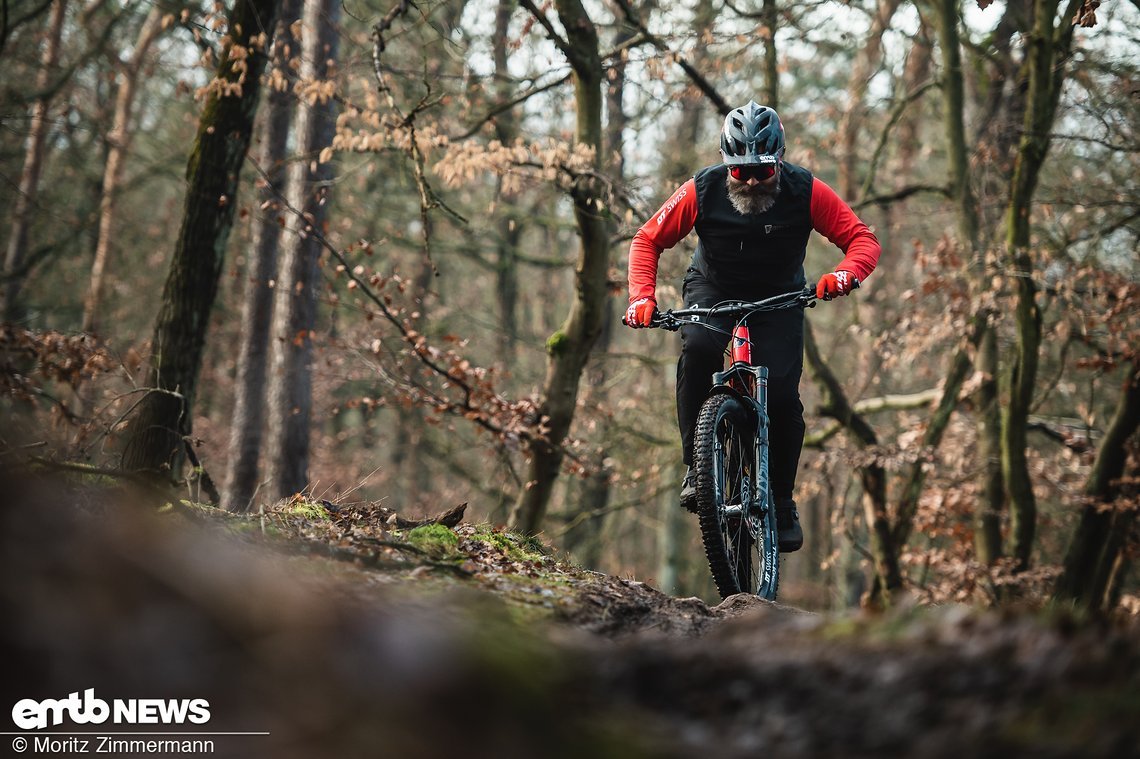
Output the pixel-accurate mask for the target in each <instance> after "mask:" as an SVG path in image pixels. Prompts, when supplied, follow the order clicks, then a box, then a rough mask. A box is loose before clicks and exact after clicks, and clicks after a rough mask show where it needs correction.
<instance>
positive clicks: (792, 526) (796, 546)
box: [776, 498, 804, 553]
mask: <svg viewBox="0 0 1140 759" xmlns="http://www.w3.org/2000/svg"><path fill="white" fill-rule="evenodd" d="M776 529H777V530H778V531H779V533H780V551H781V552H782V553H792V552H793V551H798V550H800V548H802V547H803V545H804V531H803V529H802V528H801V527H800V513H799V512H798V511H796V502H795V501H793V500H792V499H791V498H781V499H780V500H778V501H777V502H776Z"/></svg>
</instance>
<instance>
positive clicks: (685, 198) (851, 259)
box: [628, 177, 881, 303]
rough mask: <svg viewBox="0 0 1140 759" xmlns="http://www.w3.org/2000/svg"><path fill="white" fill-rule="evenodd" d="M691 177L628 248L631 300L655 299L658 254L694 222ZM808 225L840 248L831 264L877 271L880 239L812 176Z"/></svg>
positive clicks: (862, 273)
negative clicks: (838, 257) (840, 256)
mask: <svg viewBox="0 0 1140 759" xmlns="http://www.w3.org/2000/svg"><path fill="white" fill-rule="evenodd" d="M699 206H700V204H699V202H698V200H697V187H696V182H695V180H694V179H690V180H689V181H688V182H685V184H683V185H681V186H680V187H679V188H678V189H677V191H676V192H674V193H673V195H672V196H671V197H670V198H669V200H667V201H666V202H665V204H664V205H662V206H661V208H660V210H658V212H657V214H656V215H654V217H653V218H651V219H650V220H649V221H647V222H646V223H645V224H644V225H642V227H641V229H639V230H637V234H635V235H634V237H633V242H632V243H631V244H630V248H629V271H628V276H629V300H630V302H631V303H632V302H633V301H635V300H638V299H639V298H644V297H654V296H655V293H656V288H657V265H658V260H659V259H660V258H661V253H662V252H663V251H664V250H666V249H668V248H672V247H673V246H674V245H676V244H677V243H678V242H680V241H681V240H682V239H683V238H684V237H685V236H686V235H688V234H689V232H691V231H692V229H693V227H694V226H695V225H696V224H697V221H698V216H699V214H700V207H699ZM811 224H812V227H813V228H814V229H815V231H817V232H819V233H820V234H822V235H823V236H824V237H826V238H827V239H828V240H829V241H831V242H832V243H833V244H834V245H835V246H836V247H838V248H839V249H840V250H841V251H843V260H842V261H840V262H839V264H838V265H837V266H836V267H835V268H836V269H837V270H840V269H842V270H846V271H849V272H851V273H852V274H854V275H855V276H856V277H857V278H858V279H859V281H863V280H865V279H866V278H867V276H868V275H870V274H871V272H872V271H874V270H875V265H876V264H877V263H878V261H879V253H880V251H881V248H880V245H879V241H878V239H877V238H876V237H875V235H874V233H873V232H871V230H870V229H868V227H867V225H866V224H864V223H863V222H862V221H861V220H860V219H859V217H858V216H856V215H855V212H854V211H852V210H851V208H850V207H849V206H848V205H847V204H846V203H844V202H843V201H842V200H841V199H840V198H839V196H838V195H837V194H836V193H835V190H833V189H831V187H829V186H828V185H827V184H826V183H825V182H823V181H822V180H820V179H818V178H815V177H813V178H812V184H811Z"/></svg>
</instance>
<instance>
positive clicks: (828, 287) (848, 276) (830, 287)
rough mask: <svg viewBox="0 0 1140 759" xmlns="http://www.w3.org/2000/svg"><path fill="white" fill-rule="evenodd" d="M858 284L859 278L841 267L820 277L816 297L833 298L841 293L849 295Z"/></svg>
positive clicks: (816, 287)
mask: <svg viewBox="0 0 1140 759" xmlns="http://www.w3.org/2000/svg"><path fill="white" fill-rule="evenodd" d="M858 286H859V280H858V279H857V278H856V277H855V275H854V274H852V273H851V272H849V271H843V270H842V269H840V270H839V271H835V272H832V273H831V274H824V275H823V276H822V277H820V278H819V284H818V285H816V286H815V297H817V298H822V299H823V300H831V299H832V298H837V297H839V296H840V295H847V294H848V293H850V292H851V291H852V290H854V289H855V288H856V287H858Z"/></svg>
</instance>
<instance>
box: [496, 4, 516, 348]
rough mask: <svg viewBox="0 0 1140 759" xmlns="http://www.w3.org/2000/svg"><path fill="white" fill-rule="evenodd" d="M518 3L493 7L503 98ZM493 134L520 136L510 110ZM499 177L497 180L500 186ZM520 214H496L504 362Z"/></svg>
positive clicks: (512, 317)
mask: <svg viewBox="0 0 1140 759" xmlns="http://www.w3.org/2000/svg"><path fill="white" fill-rule="evenodd" d="M516 7H518V3H517V2H516V0H499V4H498V7H497V9H496V11H495V39H494V49H493V51H492V57H493V59H494V63H495V88H494V89H495V92H496V93H497V94H498V96H499V98H500V99H501V100H506V99H507V97H508V93H509V92H511V91H512V88H511V86H510V84H509V82H510V69H509V67H508V65H507V58H508V55H507V45H508V44H509V43H510V23H511V14H512V13H513V12H514V10H515V8H516ZM495 135H496V136H497V137H498V138H499V142H501V143H502V144H504V145H511V144H513V143H514V141H515V140H516V139H517V138H518V136H519V128H518V119H517V118H516V116H515V113H514V111H513V109H512V110H508V111H506V112H504V113H501V114H499V116H498V117H497V118H496V119H495ZM502 185H503V183H502V180H500V182H499V187H500V190H501V188H502ZM521 222H522V218H521V214H519V213H517V212H515V211H514V210H513V209H512V210H507V211H506V212H505V213H502V214H501V215H500V217H499V221H498V228H499V239H498V242H497V254H498V255H497V258H496V261H495V266H496V268H495V278H496V288H495V294H496V303H497V305H498V307H499V329H500V331H501V332H500V335H499V360H500V361H502V362H503V365H504V366H510V365H511V364H513V363H514V359H515V350H516V346H517V345H518V314H517V311H518V299H519V282H518V278H519V264H518V246H519V240H520V239H521V238H522V223H521Z"/></svg>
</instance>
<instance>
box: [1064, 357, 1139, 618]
mask: <svg viewBox="0 0 1140 759" xmlns="http://www.w3.org/2000/svg"><path fill="white" fill-rule="evenodd" d="M1137 429H1140V365H1137V364H1132V365H1130V366H1129V367H1128V374H1127V376H1126V377H1125V379H1124V384H1123V386H1122V387H1121V391H1120V399H1119V401H1118V403H1117V406H1116V412H1115V414H1114V415H1113V418H1112V422H1111V423H1110V424H1109V426H1108V430H1107V431H1106V432H1105V435H1104V439H1103V440H1102V441H1101V444H1100V448H1099V449H1098V450H1097V455H1096V460H1095V461H1094V462H1093V467H1092V471H1090V472H1089V478H1088V480H1087V481H1086V483H1085V495H1086V496H1087V497H1088V498H1089V499H1091V500H1092V503H1090V504H1089V505H1087V506H1085V508H1084V509H1083V511H1082V512H1081V520H1080V522H1079V523H1078V525H1077V529H1076V532H1075V533H1074V535H1073V538H1072V541H1071V542H1070V544H1069V550H1068V552H1067V553H1066V554H1065V564H1064V570H1063V571H1062V573H1061V576H1060V577H1059V578H1058V580H1057V586H1056V588H1055V589H1054V597H1056V598H1057V599H1058V600H1062V601H1071V602H1073V603H1076V604H1077V605H1079V606H1082V607H1084V608H1087V609H1103V610H1107V609H1105V608H1104V600H1105V591H1106V589H1107V588H1108V586H1109V584H1110V583H1109V580H1110V576H1111V571H1110V570H1111V569H1112V568H1113V567H1114V566H1115V565H1116V564H1117V563H1118V562H1119V561H1120V560H1121V558H1122V556H1121V549H1122V548H1123V546H1124V545H1125V539H1126V538H1127V537H1128V534H1129V532H1130V530H1131V529H1132V524H1133V522H1134V520H1135V511H1134V510H1132V511H1119V510H1116V509H1114V508H1113V507H1112V505H1111V504H1112V501H1113V499H1114V498H1115V496H1116V491H1117V489H1118V488H1117V487H1116V485H1115V484H1114V483H1115V482H1116V481H1117V480H1119V479H1120V478H1121V476H1122V475H1123V474H1124V470H1125V465H1126V464H1127V462H1128V448H1127V443H1128V441H1129V439H1130V438H1132V436H1133V435H1135V434H1136V431H1137Z"/></svg>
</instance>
